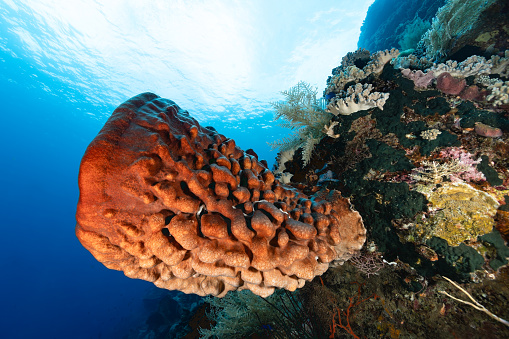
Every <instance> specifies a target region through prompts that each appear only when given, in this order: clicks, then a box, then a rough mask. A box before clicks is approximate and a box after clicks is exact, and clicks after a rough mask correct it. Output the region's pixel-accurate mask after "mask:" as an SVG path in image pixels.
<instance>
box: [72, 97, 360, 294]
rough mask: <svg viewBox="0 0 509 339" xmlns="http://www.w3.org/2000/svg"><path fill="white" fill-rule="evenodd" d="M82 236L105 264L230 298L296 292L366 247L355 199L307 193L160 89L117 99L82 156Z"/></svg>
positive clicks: (183, 288)
mask: <svg viewBox="0 0 509 339" xmlns="http://www.w3.org/2000/svg"><path fill="white" fill-rule="evenodd" d="M79 187H80V198H79V202H78V210H77V213H76V219H77V225H76V234H77V236H78V238H79V240H80V241H81V243H82V244H83V246H84V247H85V248H87V249H88V250H89V251H90V252H91V253H92V254H93V255H94V257H95V258H96V259H97V260H99V261H100V262H102V263H103V264H104V265H105V266H106V267H108V268H110V269H115V270H121V271H124V273H125V275H126V276H128V277H130V278H137V279H143V280H147V281H151V282H153V283H154V284H155V285H156V286H158V287H161V288H166V289H170V290H180V291H183V292H185V293H195V294H198V295H202V296H203V295H208V294H211V295H214V296H218V297H222V296H224V295H226V293H227V292H228V291H231V290H243V289H249V290H251V291H252V292H253V293H255V294H258V295H260V296H268V295H270V294H272V293H273V292H274V290H275V288H285V289H287V290H295V289H297V288H300V287H302V286H303V285H304V283H305V282H306V281H309V280H311V279H313V277H315V276H316V275H321V274H322V273H323V272H325V271H326V270H327V269H328V268H329V263H332V262H333V263H342V262H344V261H345V260H347V259H348V258H350V257H351V256H352V255H353V254H354V253H355V252H356V251H357V250H359V249H360V248H361V247H362V246H363V244H364V241H365V234H366V231H365V229H364V226H363V223H362V219H361V218H360V215H359V214H358V213H357V212H355V211H353V210H352V209H351V206H350V203H349V201H348V200H347V199H344V198H336V199H334V200H332V201H330V202H329V201H326V200H321V199H319V198H309V197H307V196H306V195H304V194H303V193H301V192H299V191H297V190H295V189H293V188H290V187H287V186H284V185H282V184H280V183H279V182H278V181H277V180H275V178H274V175H273V173H272V172H271V171H269V170H268V169H267V163H266V162H264V161H259V160H258V157H257V155H256V154H255V153H254V152H253V151H252V150H248V151H246V152H244V151H242V150H241V149H240V148H239V147H237V146H236V145H235V142H234V141H233V140H231V139H227V138H225V137H224V136H223V135H221V134H218V133H217V132H216V131H215V130H214V129H213V128H210V127H206V128H204V127H201V126H200V125H199V124H198V122H197V121H196V120H194V119H193V118H192V117H190V116H189V114H188V113H187V112H186V111H183V110H181V109H180V108H179V107H178V106H177V105H176V104H175V103H174V102H172V101H170V100H167V99H162V98H159V97H158V96H157V95H155V94H152V93H144V94H140V95H138V96H136V97H133V98H131V99H130V100H128V101H127V102H125V103H124V104H122V105H121V106H119V107H118V108H117V109H116V110H115V111H114V112H113V114H112V116H111V117H110V118H109V119H108V121H107V122H106V124H105V126H104V127H103V129H102V130H101V132H100V133H99V134H98V135H97V137H96V138H95V139H94V140H93V141H92V143H91V144H90V145H89V146H88V148H87V151H86V153H85V155H84V156H83V159H82V162H81V167H80V174H79Z"/></svg>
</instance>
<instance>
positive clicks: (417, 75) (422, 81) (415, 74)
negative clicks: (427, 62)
mask: <svg viewBox="0 0 509 339" xmlns="http://www.w3.org/2000/svg"><path fill="white" fill-rule="evenodd" d="M401 74H403V76H404V77H405V78H407V79H410V80H412V81H413V82H414V85H415V86H416V87H418V88H426V87H428V86H429V85H430V84H431V82H432V81H433V80H434V79H435V75H434V74H433V71H428V72H426V73H423V71H421V70H418V71H411V70H410V69H409V68H404V69H402V70H401Z"/></svg>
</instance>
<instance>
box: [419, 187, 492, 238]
mask: <svg viewBox="0 0 509 339" xmlns="http://www.w3.org/2000/svg"><path fill="white" fill-rule="evenodd" d="M427 198H428V200H429V202H430V203H431V204H432V206H431V210H435V211H436V213H434V215H433V216H432V217H431V218H429V219H426V220H423V221H422V223H419V224H417V225H416V230H415V232H416V234H417V236H418V237H419V238H421V239H422V240H423V241H424V240H426V239H429V238H431V237H433V236H435V237H439V238H442V239H444V240H446V241H447V242H448V244H449V245H450V246H458V245H459V244H461V243H462V242H463V241H466V240H475V239H477V237H478V236H480V235H483V234H486V233H489V232H491V230H492V229H493V224H494V221H493V217H494V216H495V214H496V212H497V208H498V206H499V203H498V201H497V200H496V199H495V198H494V197H493V196H492V195H490V194H488V193H486V192H483V191H480V190H477V189H475V188H473V187H472V186H470V185H468V184H466V183H464V182H459V183H444V184H442V186H441V187H439V188H436V189H434V190H432V191H431V192H429V193H428V194H427Z"/></svg>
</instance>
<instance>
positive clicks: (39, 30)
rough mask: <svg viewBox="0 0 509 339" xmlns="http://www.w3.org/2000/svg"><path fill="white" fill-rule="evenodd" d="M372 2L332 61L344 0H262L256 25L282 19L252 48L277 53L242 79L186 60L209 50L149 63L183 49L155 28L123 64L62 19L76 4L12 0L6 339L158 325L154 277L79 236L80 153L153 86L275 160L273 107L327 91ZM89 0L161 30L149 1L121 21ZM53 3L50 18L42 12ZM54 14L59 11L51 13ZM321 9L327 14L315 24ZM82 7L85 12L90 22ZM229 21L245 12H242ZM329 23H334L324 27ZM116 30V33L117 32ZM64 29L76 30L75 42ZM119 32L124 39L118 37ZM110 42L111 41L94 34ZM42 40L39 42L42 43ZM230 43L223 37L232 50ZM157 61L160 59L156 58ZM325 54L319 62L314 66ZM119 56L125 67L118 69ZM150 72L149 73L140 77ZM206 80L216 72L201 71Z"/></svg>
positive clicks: (1, 188) (6, 35)
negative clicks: (287, 96)
mask: <svg viewBox="0 0 509 339" xmlns="http://www.w3.org/2000/svg"><path fill="white" fill-rule="evenodd" d="M191 2H192V1H191ZM371 2H372V1H363V2H362V4H359V5H358V7H359V8H357V9H355V10H352V13H353V14H352V15H351V16H350V17H348V16H345V19H344V20H346V19H348V20H353V24H351V25H350V26H348V29H347V31H348V30H352V29H353V32H354V33H355V34H356V35H355V34H353V35H352V34H350V35H349V39H350V40H348V42H347V43H346V42H345V43H344V44H343V45H342V46H340V47H341V48H342V49H344V53H343V52H342V51H336V52H335V53H336V54H337V56H333V57H331V56H330V55H329V54H330V50H331V49H332V47H331V46H336V45H339V43H337V44H333V42H334V40H333V35H334V34H335V35H338V36H339V33H338V32H341V29H342V28H341V27H344V26H342V25H344V24H345V23H344V22H343V23H342V22H339V23H338V22H336V23H335V24H334V25H335V26H334V25H333V23H331V22H330V20H329V19H331V15H332V18H334V16H335V17H336V18H337V19H336V21H338V20H340V18H341V15H340V14H341V12H338V11H336V12H334V11H333V12H332V14H330V13H329V14H327V13H328V11H329V12H330V10H332V9H334V8H336V9H337V7H338V6H337V5H334V6H336V7H334V8H333V4H334V2H333V1H328V2H327V7H325V8H324V7H319V6H317V5H314V7H312V6H311V5H305V6H304V5H303V6H301V7H299V6H294V7H295V8H293V7H292V6H290V3H293V2H288V3H284V2H282V3H281V4H279V5H278V6H281V7H278V8H267V9H264V8H263V6H270V3H271V2H269V1H263V2H262V1H261V2H260V3H263V6H261V5H260V6H261V7H260V8H255V9H253V8H251V9H247V10H246V11H248V12H247V13H248V14H249V11H252V12H251V13H252V14H253V16H254V15H255V14H257V15H258V16H259V17H255V18H254V19H253V22H254V23H256V22H257V21H256V20H262V18H265V19H264V20H268V21H264V22H261V21H260V22H261V23H262V24H263V25H262V26H263V31H262V32H260V33H259V34H260V36H258V37H257V38H258V39H259V40H258V41H252V42H250V43H252V44H253V45H252V46H248V48H247V49H246V50H248V51H252V53H254V52H253V51H256V50H259V51H262V52H263V53H261V54H260V53H258V54H256V55H255V56H254V57H253V60H250V61H249V62H250V63H252V65H251V66H252V67H253V68H252V69H251V68H249V67H248V68H249V69H248V70H247V71H250V72H252V73H242V72H247V71H246V70H245V69H240V70H236V69H235V68H234V69H233V72H234V73H235V72H240V73H242V74H243V76H242V77H240V79H241V80H239V81H237V80H238V79H237V78H236V76H237V75H238V74H233V75H231V74H230V73H231V72H232V70H231V69H230V68H231V67H233V66H231V64H226V65H223V64H218V67H219V66H221V67H226V69H225V70H224V72H223V71H221V70H215V69H211V70H210V74H209V73H207V72H201V73H200V72H199V71H200V69H199V65H194V64H193V67H194V68H197V69H198V71H197V73H199V74H198V75H197V73H189V74H186V73H185V71H186V70H188V69H190V68H193V67H190V68H189V67H184V66H185V65H187V64H188V63H191V61H192V60H193V59H194V58H196V59H198V60H207V58H206V57H207V55H205V56H204V55H202V54H203V53H199V50H198V51H197V52H193V51H191V52H189V53H190V54H186V55H185V56H182V57H180V58H179V57H178V55H176V54H175V55H171V57H170V56H168V55H166V56H165V55H163V57H168V59H165V60H164V61H165V62H164V63H163V64H157V65H154V64H151V62H147V60H156V59H158V55H157V53H159V52H161V50H164V49H166V50H165V51H166V52H168V53H170V52H171V45H164V46H161V45H158V44H157V41H152V40H155V39H156V38H157V36H159V35H155V34H154V32H153V31H151V32H149V33H150V34H152V39H147V43H146V45H144V46H139V45H136V44H135V45H133V46H131V47H129V49H126V50H117V51H116V53H117V54H122V53H126V57H125V58H124V57H123V56H122V55H121V57H122V58H120V59H119V58H118V56H115V55H113V54H108V53H106V52H104V50H100V49H99V50H98V51H99V52H101V51H103V52H104V53H103V54H97V53H98V52H97V50H94V51H93V50H92V49H91V47H90V46H86V43H87V41H89V40H87V32H82V31H80V30H79V28H80V27H82V26H79V25H78V24H77V25H76V26H65V25H64V24H61V26H59V24H58V22H60V21H58V20H61V21H62V22H67V21H66V20H65V19H66V15H67V14H66V13H70V12H69V11H67V12H66V11H63V10H62V12H59V11H58V10H57V8H58V9H59V10H60V9H62V8H64V7H66V6H64V5H63V4H66V3H67V2H62V3H60V4H59V3H58V2H56V1H55V2H54V1H46V5H45V6H43V5H41V3H42V2H39V1H28V0H27V1H5V2H3V3H0V16H1V17H0V99H1V108H0V117H1V127H2V132H1V133H0V150H1V157H0V159H1V160H0V192H1V194H0V206H1V221H0V226H1V228H0V229H1V231H2V234H1V237H0V254H1V257H2V259H3V260H1V261H0V272H1V278H0V287H1V293H2V294H1V302H0V315H1V316H0V337H1V338H78V339H79V338H119V337H122V336H123V335H125V334H126V333H128V331H129V330H130V329H136V328H137V326H138V325H141V324H142V323H143V322H144V321H145V320H146V317H147V315H148V310H147V309H146V307H145V306H144V305H143V298H144V297H145V296H146V295H147V293H149V292H150V291H151V289H152V288H153V287H152V284H150V283H148V282H144V281H139V280H132V279H129V278H126V277H125V276H124V275H123V273H121V272H117V271H113V270H108V269H106V268H105V267H104V266H103V265H102V264H100V263H99V262H97V261H96V260H95V259H94V258H93V257H92V255H91V254H90V253H89V252H88V251H86V250H85V249H84V248H83V247H82V246H81V244H80V243H79V241H78V240H77V238H76V236H75V234H74V226H75V217H74V214H75V211H76V204H77V201H78V196H79V191H78V186H77V176H78V170H79V164H80V160H81V157H82V155H83V153H84V151H85V149H86V147H87V145H88V143H89V142H90V141H91V140H92V139H93V138H94V137H95V135H96V134H97V132H98V131H99V130H100V128H101V127H102V125H103V124H104V123H105V121H106V119H107V117H108V116H109V114H110V113H111V112H112V111H113V110H114V109H115V107H116V106H117V105H119V104H121V103H122V102H123V101H125V100H127V99H129V98H130V97H131V96H134V95H136V94H139V93H140V92H144V91H154V92H155V93H156V94H158V95H161V96H163V97H167V98H169V99H171V100H174V101H176V102H177V104H179V105H180V106H181V107H182V108H184V109H187V110H189V111H190V114H191V115H192V116H193V117H195V118H197V119H198V120H199V121H200V123H202V124H203V125H205V126H207V125H210V126H214V127H215V128H216V129H217V130H218V131H219V132H220V133H222V134H225V135H226V136H227V137H232V138H234V139H235V140H236V142H237V144H238V145H239V146H240V147H242V148H243V149H247V148H253V149H254V150H255V151H256V152H257V153H258V155H259V157H260V158H262V159H266V160H268V162H269V164H270V165H272V164H273V163H274V158H275V156H276V152H275V151H270V149H269V147H268V146H267V145H266V141H273V140H275V139H278V138H281V137H282V136H285V135H286V134H287V133H288V131H286V130H282V129H281V128H278V127H277V126H276V124H275V123H273V122H272V117H273V112H272V110H271V108H270V105H269V104H268V102H269V101H271V100H277V99H279V98H280V97H279V96H278V94H277V91H280V90H284V89H287V88H289V87H291V86H292V85H294V84H295V83H297V81H299V80H306V81H308V82H311V83H316V85H317V86H320V87H319V91H321V90H322V89H323V87H324V86H325V80H326V78H327V75H328V74H329V73H330V69H332V68H333V67H335V66H337V65H338V64H339V62H340V59H341V57H342V56H343V55H344V54H345V53H346V52H347V51H349V50H354V49H355V44H356V40H357V38H358V30H359V27H360V24H361V23H362V19H363V16H364V14H365V11H366V10H367V7H368V6H369V4H371ZM78 3H79V4H80V6H90V8H95V9H97V11H99V12H101V10H103V12H101V13H102V14H103V15H104V19H108V20H109V21H110V22H112V24H113V23H114V22H115V20H117V19H118V17H120V18H124V19H123V20H127V19H125V18H131V19H132V18H133V16H134V18H135V19H136V20H134V19H133V20H134V21H136V23H137V25H138V26H137V27H140V31H141V33H140V32H136V31H129V32H128V33H129V34H132V35H135V34H147V32H143V29H142V28H143V27H145V26H144V25H145V24H146V25H148V23H150V22H151V21H153V19H151V18H146V17H145V16H144V15H142V13H140V12H139V10H136V9H132V11H131V12H130V14H129V13H126V12H127V9H129V6H130V5H125V6H126V7H127V9H126V11H125V12H122V13H118V17H111V18H110V17H108V15H111V13H110V14H108V13H109V12H107V11H106V10H104V9H103V5H102V4H101V3H100V2H98V1H97V2H91V1H90V2H89V5H85V4H86V3H87V2H81V1H76V4H78ZM105 3H107V2H106V1H105ZM155 3H156V4H159V5H161V4H162V3H164V2H155ZM176 3H177V2H176ZM178 3H180V2H178ZM192 3H194V4H198V3H200V2H197V1H194V2H192ZM212 3H213V4H215V5H216V6H219V7H218V9H223V7H224V6H226V5H228V4H229V3H235V4H236V6H240V4H239V3H238V2H231V1H213V2H212ZM324 4H325V3H324ZM324 4H322V6H324ZM131 5H133V4H131ZM30 6H34V8H36V9H34V8H32V7H30ZM37 6H39V7H37ZM60 6H61V7H62V8H60ZM310 6H311V7H310ZM67 7H69V6H67ZM41 8H42V9H41ZM52 8H53V9H52ZM43 9H44V10H47V11H48V12H42V11H43ZM281 9H286V11H287V12H290V13H289V14H288V15H287V17H286V18H285V19H284V20H286V21H284V22H283V21H282V20H283V19H282V18H279V17H278V15H276V13H277V10H281ZM53 10H54V12H55V13H54V17H51V15H50V14H52V13H53V12H52V11H53ZM338 10H339V9H338ZM267 11H268V12H267ZM71 12H72V11H71ZM264 13H270V15H263V14H264ZM319 13H322V14H321V15H322V17H321V18H322V19H320V20H318V21H317V20H314V21H313V20H312V19H313V18H314V17H317V15H318V14H319ZM324 13H325V14H324ZM334 13H335V14H334ZM75 14H76V13H75ZM78 14H79V13H78ZM78 14H76V15H77V16H76V18H73V20H78V19H79V18H80V16H79V15H78ZM150 14H151V15H155V14H157V15H159V16H161V17H160V18H158V19H157V21H158V22H165V20H167V18H165V16H170V13H165V12H164V11H161V10H159V11H157V10H156V9H152V12H151V13H150ZM290 14H291V15H290ZM87 15H89V13H88V12H83V13H82V15H81V19H83V18H85V19H86V16H87ZM224 15H225V17H226V18H229V17H233V14H230V16H228V13H226V14H224ZM292 15H294V17H292ZM299 15H300V16H299ZM327 15H329V17H327ZM318 18H320V16H318ZM328 18H329V19H328ZM85 19H83V20H85ZM326 19H327V20H326ZM55 20H57V21H58V22H57V23H56V24H55ZM108 20H105V22H108ZM182 20H184V22H185V20H192V18H187V19H186V17H184V18H183V19H182ZM270 20H272V21H270ZM278 20H279V21H278ZM306 20H307V22H308V23H309V25H310V26H309V29H308V30H307V33H306V32H304V33H306V34H307V35H306V34H304V33H302V34H303V35H299V34H298V33H299V30H302V23H304V22H306ZM69 22H72V20H69ZM290 22H292V23H293V26H291V27H290V28H286V29H285V30H284V31H282V33H284V34H289V33H291V32H294V33H295V34H296V36H297V38H295V37H293V38H292V39H293V40H292V39H289V38H287V39H284V37H282V36H281V35H279V34H278V29H277V27H276V26H274V27H273V28H272V26H271V25H276V24H279V25H285V27H286V26H287V25H288V23H290ZM254 23H253V25H254ZM191 24H192V22H191ZM216 24H218V25H219V23H216ZM324 24H328V25H329V26H325V27H322V26H324ZM312 25H314V26H312ZM352 25H353V26H355V27H354V28H352V27H351V26H352ZM112 27H113V26H112ZM253 27H256V25H255V26H253ZM253 27H251V28H253ZM280 27H282V26H280ZM317 27H319V29H318V28H317ZM249 28H250V27H247V28H246V31H249ZM111 29H112V31H114V27H113V28H111ZM151 29H152V30H153V29H154V28H153V27H152V28H151ZM267 32H269V33H270V34H269V33H267ZM324 32H329V33H330V34H329V35H325V34H324ZM348 32H349V31H348ZM103 33H104V35H107V34H108V32H107V31H105V32H103ZM212 33H214V32H210V34H212ZM200 34H202V35H205V40H207V38H208V40H210V39H212V40H213V39H214V36H207V32H202V33H200ZM245 34H247V33H245ZM62 35H63V36H65V37H67V38H66V40H65V41H64V40H63V38H62ZM28 37H31V38H28ZM118 38H119V36H118V35H116V38H115V37H114V39H118ZM131 38H132V40H133V41H138V40H136V38H135V37H132V36H130V35H125V36H123V39H125V41H123V42H125V43H126V44H128V45H129V42H130V41H131ZM319 38H323V39H324V40H323V41H321V40H320V39H319ZM100 39H102V37H101V36H98V37H95V38H94V39H92V40H93V41H95V42H98V41H99V40H100ZM112 39H113V38H112ZM196 39H198V38H196ZM239 39H240V38H239ZM342 39H343V40H344V39H345V38H342ZM191 40H192V39H191ZM250 40H252V38H251V37H250ZM294 40H295V41H294ZM343 40H342V41H343ZM30 41H32V42H30ZM34 41H35V42H36V43H37V44H38V46H39V47H35V45H34V43H33V42H34ZM111 41H116V40H108V39H106V38H105V43H109V42H111ZM281 41H286V42H285V43H284V44H282V43H281ZM117 42H118V41H117ZM233 42H235V41H233ZM269 42H270V45H269V44H268V43H269ZM343 42H344V41H343ZM118 43H119V45H117V46H121V45H122V41H120V42H118ZM320 43H321V44H320ZM151 44H154V46H152V47H153V48H152V47H151ZM212 45H213V44H212ZM226 45H229V43H228V41H227V42H226ZM79 46H81V47H82V48H78V47H79ZM224 46H225V45H224V41H223V42H222V45H220V47H222V48H224ZM163 47H164V48H163ZM283 47H284V48H286V50H282V48H283ZM137 48H138V49H137ZM334 48H337V46H336V47H334ZM320 49H323V50H322V51H321V50H320ZM323 51H328V53H323ZM133 53H135V55H132V54H133ZM193 53H199V54H196V55H195V54H193ZM170 54H171V53H170ZM147 55H149V56H150V55H151V57H150V58H148V59H146V58H147ZM323 55H328V57H324V56H323ZM317 56H319V57H320V59H319V60H317V61H316V62H314V63H313V62H310V60H312V59H313V58H314V57H317ZM211 57H212V56H211ZM204 58H205V59H204ZM257 58H258V59H257ZM110 59H114V60H116V61H118V60H120V61H121V63H117V64H113V63H112V64H107V62H108V60H110ZM219 59H221V58H219ZM120 61H119V62H120ZM227 61H229V62H230V61H231V60H230V59H228V60H227ZM165 65H166V66H165ZM212 65H215V64H214V63H212ZM313 65H314V66H313ZM117 66H118V67H117ZM139 68H141V70H139ZM170 70H171V72H170ZM179 73H182V76H181V77H179V78H168V77H166V78H165V76H166V75H168V74H179ZM140 74H148V76H146V77H144V76H141V77H140ZM221 74H227V75H228V76H230V80H231V82H234V84H233V85H232V84H230V83H229V84H226V85H225V84H224V83H221V82H218V76H220V75H221ZM192 75H196V76H203V78H200V79H192V78H191V76H192ZM204 79H205V80H204ZM206 79H209V80H210V81H209V82H207V81H206ZM236 79H237V80H236ZM268 80H270V81H268ZM264 81H266V82H265V83H264ZM218 88H220V89H222V90H223V91H225V93H226V94H225V96H224V97H220V96H217V93H218V92H217V89H218ZM262 89H263V90H262ZM207 93H212V94H211V95H208V94H207Z"/></svg>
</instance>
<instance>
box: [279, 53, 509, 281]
mask: <svg viewBox="0 0 509 339" xmlns="http://www.w3.org/2000/svg"><path fill="white" fill-rule="evenodd" d="M365 54H366V51H365V50H363V51H362V58H363V60H364V62H365V64H366V66H364V67H363V69H357V70H356V72H355V76H353V77H349V78H346V76H347V75H348V74H349V71H350V70H352V68H353V67H356V66H351V65H350V66H347V67H345V65H341V66H339V67H338V68H335V69H334V70H333V76H332V78H329V79H328V86H327V89H326V91H325V92H324V94H327V93H334V95H333V96H330V98H329V100H330V104H329V105H332V104H333V103H335V102H338V101H340V100H341V99H344V98H345V97H346V94H345V93H346V91H345V90H344V89H339V88H338V87H337V85H339V86H347V87H348V88H350V89H354V88H358V89H359V90H360V89H365V88H366V89H367V88H369V89H370V91H376V92H380V93H387V94H389V96H388V98H387V100H386V101H385V103H384V106H383V110H381V109H380V108H379V107H371V108H369V107H363V108H364V110H359V111H357V112H356V113H355V114H350V115H341V114H338V115H336V116H335V117H333V119H332V121H331V124H332V123H336V124H335V126H334V134H335V135H337V136H338V137H337V138H335V139H331V140H328V141H327V142H321V143H320V144H319V147H318V149H320V152H317V153H315V154H313V156H312V158H311V161H310V163H309V164H310V165H308V166H306V168H304V169H302V170H301V169H299V167H298V165H297V164H298V163H299V161H300V160H299V157H300V154H299V153H298V152H296V153H295V155H294V157H293V159H292V160H291V161H287V162H286V164H285V166H286V167H285V168H286V169H285V170H284V171H283V173H284V172H291V174H292V177H291V181H290V183H293V184H294V185H295V184H300V185H307V186H312V187H314V188H313V189H311V191H319V192H320V191H322V190H328V189H339V190H341V191H342V192H343V193H344V194H347V195H350V196H351V197H352V199H353V200H352V201H353V203H354V204H355V205H356V207H357V209H358V210H359V212H360V213H361V215H362V216H363V219H364V220H365V225H366V228H367V230H368V240H370V241H372V242H374V243H375V244H376V246H377V247H378V248H379V249H380V252H382V253H383V255H384V257H385V258H387V260H392V259H394V258H399V259H400V260H402V261H403V262H405V263H407V264H409V265H411V266H412V267H414V268H415V269H416V270H417V272H418V274H420V275H422V276H425V277H432V276H434V275H436V274H444V275H447V276H449V277H451V278H453V279H456V280H458V281H468V280H472V279H474V280H475V279H477V278H475V277H476V276H478V274H477V273H475V272H478V271H482V270H485V271H486V272H493V270H494V267H496V268H497V269H498V268H499V267H500V266H503V265H505V264H507V260H506V258H505V257H504V254H502V253H505V252H506V250H507V249H508V247H507V246H506V245H505V244H504V245H502V243H501V242H500V241H499V240H496V241H494V242H488V241H487V240H485V239H495V238H496V239H499V238H500V235H499V234H498V231H497V230H498V229H500V230H501V232H505V233H503V234H506V233H507V231H506V229H507V227H506V226H505V225H506V223H504V220H506V218H505V212H504V211H501V208H502V207H503V206H504V199H506V201H507V198H506V195H507V194H508V190H507V183H508V182H509V170H508V168H507V158H508V156H509V148H508V146H507V145H508V144H509V142H508V136H507V133H508V132H509V120H508V119H507V108H508V107H507V105H505V104H504V103H503V102H501V104H500V105H498V102H496V101H495V99H493V98H494V96H496V95H498V94H497V90H496V88H495V87H496V86H499V87H502V86H501V84H503V79H501V78H500V77H501V75H500V73H504V72H505V58H507V53H506V52H499V53H498V54H496V55H494V56H491V57H490V56H487V57H481V56H475V55H473V56H470V57H468V58H466V59H465V60H464V61H462V62H457V61H453V60H446V61H445V62H443V63H441V64H430V63H428V62H427V61H426V59H423V58H419V57H417V56H415V55H412V54H410V55H408V54H406V55H404V56H398V57H397V58H395V59H392V61H391V63H388V62H387V63H386V64H385V66H384V68H383V70H382V71H381V72H380V73H369V74H367V73H366V72H364V69H366V67H367V65H368V64H369V62H370V61H369V60H371V57H370V59H369V60H367V58H366V55H365ZM354 56H355V55H354V54H353V55H352V56H350V58H349V60H352V58H353V57H354ZM351 63H352V61H350V64H351ZM359 64H360V63H359ZM402 65H408V66H407V67H409V68H408V69H406V70H404V71H398V69H399V68H401V66H402ZM495 65H496V67H497V68H496V69H495ZM436 75H438V78H435V76H436ZM361 76H364V77H361ZM421 79H422V80H423V81H422V82H420V81H421ZM347 80H348V82H347ZM347 83H348V85H346V84H347ZM331 89H332V90H333V92H329V91H330V90H331ZM490 95H491V96H490ZM357 101H360V100H357ZM310 173H313V174H312V175H311V174H310ZM315 186H317V187H315ZM497 218H498V219H497ZM497 220H499V221H497ZM492 237H493V238H492ZM493 243H497V244H498V245H497V246H494V245H493ZM485 247H487V248H490V250H489V251H487V250H484V248H485ZM495 258H497V259H495ZM499 260H500V261H499Z"/></svg>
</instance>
